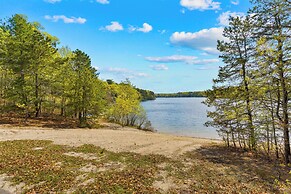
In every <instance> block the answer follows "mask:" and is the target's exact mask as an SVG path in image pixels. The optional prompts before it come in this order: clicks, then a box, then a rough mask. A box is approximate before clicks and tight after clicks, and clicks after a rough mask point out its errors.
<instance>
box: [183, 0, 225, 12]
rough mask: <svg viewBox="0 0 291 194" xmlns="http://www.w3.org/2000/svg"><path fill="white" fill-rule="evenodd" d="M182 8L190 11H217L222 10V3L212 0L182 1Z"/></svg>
mask: <svg viewBox="0 0 291 194" xmlns="http://www.w3.org/2000/svg"><path fill="white" fill-rule="evenodd" d="M180 4H181V6H183V7H186V8H187V9H189V10H197V9H198V10H217V9H220V2H216V1H212V0H181V1H180Z"/></svg>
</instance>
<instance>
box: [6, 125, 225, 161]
mask: <svg viewBox="0 0 291 194" xmlns="http://www.w3.org/2000/svg"><path fill="white" fill-rule="evenodd" d="M7 140H52V141H53V142H54V143H55V144H60V145H69V146H80V145H83V144H93V145H96V146H100V147H101V148H105V149H107V150H110V151H114V152H124V151H126V152H135V153H140V154H161V155H164V156H167V157H178V156H179V155H180V154H183V153H185V152H187V151H191V150H195V149H197V148H200V147H201V146H204V145H209V144H211V143H220V141H219V140H210V139H201V138H192V137H181V136H175V135H169V134H162V133H153V132H145V131H140V130H137V129H133V128H129V127H116V126H112V125H108V126H105V127H104V128H101V129H51V128H37V127H21V128H20V127H19V128H18V127H9V126H5V125H4V126H3V125H2V126H1V125H0V141H7Z"/></svg>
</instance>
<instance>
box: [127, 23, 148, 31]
mask: <svg viewBox="0 0 291 194" xmlns="http://www.w3.org/2000/svg"><path fill="white" fill-rule="evenodd" d="M128 30H129V31H130V32H133V31H139V32H144V33H148V32H150V31H152V30H153V27H152V26H151V25H150V24H148V23H144V24H143V25H142V27H134V26H130V27H129V28H128Z"/></svg>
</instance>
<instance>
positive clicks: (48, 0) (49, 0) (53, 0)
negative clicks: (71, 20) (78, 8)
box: [44, 0, 62, 4]
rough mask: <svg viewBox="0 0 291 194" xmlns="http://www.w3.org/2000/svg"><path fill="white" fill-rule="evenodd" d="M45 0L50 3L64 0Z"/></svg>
mask: <svg viewBox="0 0 291 194" xmlns="http://www.w3.org/2000/svg"><path fill="white" fill-rule="evenodd" d="M44 1H45V2H48V3H52V4H54V3H57V2H61V1H62V0H44Z"/></svg>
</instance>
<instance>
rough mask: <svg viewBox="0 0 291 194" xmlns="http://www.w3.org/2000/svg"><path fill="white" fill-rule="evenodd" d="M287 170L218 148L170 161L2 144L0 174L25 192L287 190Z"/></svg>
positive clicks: (86, 148) (88, 148)
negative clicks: (7, 177)
mask: <svg viewBox="0 0 291 194" xmlns="http://www.w3.org/2000/svg"><path fill="white" fill-rule="evenodd" d="M289 171H290V168H288V167H285V166H281V165H276V164H274V163H272V162H270V161H267V160H266V159H264V158H261V157H259V156H255V155H252V154H250V153H248V152H241V151H238V150H232V149H226V148H225V147H221V146H209V147H203V148H201V149H198V150H196V151H193V152H188V153H186V154H184V155H182V156H181V157H179V158H176V159H170V158H166V157H164V156H161V155H140V154H134V153H129V152H123V153H114V152H110V151H107V150H104V149H102V148H99V147H96V146H94V145H83V146H80V147H69V146H64V145H55V144H53V143H52V142H51V141H35V140H33V141H32V140H21V141H4V142H0V175H1V174H6V175H8V176H9V177H11V178H10V180H9V181H10V182H12V183H13V184H15V185H17V184H19V183H24V184H25V185H26V186H25V187H23V189H22V192H23V193H34V192H36V193H67V192H69V193H284V192H286V193H287V192H290V190H289V191H288V185H287V183H285V180H286V179H291V177H290V174H288V172H289ZM289 186H290V185H289Z"/></svg>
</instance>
